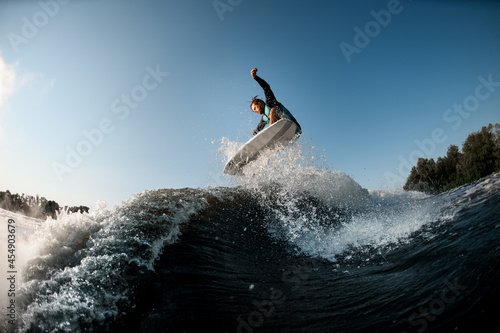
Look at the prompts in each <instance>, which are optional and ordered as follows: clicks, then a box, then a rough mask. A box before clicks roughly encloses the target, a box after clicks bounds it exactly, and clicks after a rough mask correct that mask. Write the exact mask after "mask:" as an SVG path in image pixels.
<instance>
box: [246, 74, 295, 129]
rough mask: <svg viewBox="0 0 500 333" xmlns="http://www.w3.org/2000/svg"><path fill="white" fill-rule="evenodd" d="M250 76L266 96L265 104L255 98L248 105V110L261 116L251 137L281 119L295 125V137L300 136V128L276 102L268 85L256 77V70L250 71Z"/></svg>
mask: <svg viewBox="0 0 500 333" xmlns="http://www.w3.org/2000/svg"><path fill="white" fill-rule="evenodd" d="M250 74H251V75H252V77H253V78H254V79H255V81H257V82H258V83H259V84H260V86H261V87H262V89H263V90H264V95H265V96H266V102H265V103H264V101H263V100H261V99H259V98H257V96H255V97H254V98H253V99H252V103H251V104H250V109H251V110H252V111H253V112H255V113H257V114H260V115H262V118H261V119H260V123H259V124H258V125H257V128H256V129H255V130H254V131H253V135H255V134H257V133H259V132H260V131H262V129H263V128H264V127H266V124H269V125H272V124H274V123H275V122H276V121H278V120H280V119H283V118H286V119H289V120H291V121H293V122H294V123H295V124H296V125H297V131H296V132H295V133H296V134H297V135H300V134H301V133H302V129H301V128H300V125H299V123H298V122H297V120H295V118H294V117H293V116H292V114H291V113H290V111H288V110H287V108H285V107H284V106H283V104H281V103H280V102H278V101H277V100H276V97H274V93H273V91H272V90H271V87H270V86H269V84H268V83H267V82H266V81H264V80H263V79H261V78H260V77H258V76H257V68H254V69H252V70H251V71H250Z"/></svg>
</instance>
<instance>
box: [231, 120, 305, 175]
mask: <svg viewBox="0 0 500 333" xmlns="http://www.w3.org/2000/svg"><path fill="white" fill-rule="evenodd" d="M296 130H297V125H295V123H294V122H293V121H291V120H288V119H285V118H284V119H280V120H278V121H277V122H276V123H274V124H272V125H271V126H269V127H268V128H266V129H264V130H262V131H260V132H259V133H258V134H257V135H255V136H254V137H253V138H251V139H250V140H249V141H248V142H247V143H245V144H244V145H243V147H241V148H240V149H239V150H238V151H237V152H236V154H234V156H233V157H232V158H231V159H230V160H229V162H227V164H226V167H225V168H224V173H227V174H230V175H237V174H239V173H240V172H241V170H242V168H243V167H244V166H245V165H247V164H248V163H250V162H251V161H253V160H255V159H257V157H258V156H259V153H260V152H261V151H262V150H264V149H269V148H272V147H273V146H274V145H276V144H277V143H287V142H290V141H291V140H292V139H293V138H294V137H295V131H296Z"/></svg>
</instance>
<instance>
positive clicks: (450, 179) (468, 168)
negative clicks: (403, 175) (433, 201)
mask: <svg viewBox="0 0 500 333" xmlns="http://www.w3.org/2000/svg"><path fill="white" fill-rule="evenodd" d="M498 170H500V124H495V125H492V124H489V125H488V126H487V127H486V126H483V128H482V129H481V130H480V131H478V132H474V133H472V134H469V136H468V137H467V140H465V142H464V143H463V147H462V152H460V150H459V149H458V146H455V145H451V146H450V147H449V148H448V153H447V154H446V156H445V157H439V158H438V159H437V161H434V159H432V158H431V159H426V158H419V159H418V162H417V165H416V166H414V167H413V168H412V169H411V172H410V175H409V176H408V178H407V180H406V184H405V186H404V187H403V188H404V189H405V190H407V191H420V192H425V193H429V194H437V193H441V192H444V191H448V190H450V189H453V188H455V187H458V186H461V185H464V184H467V183H471V182H473V181H475V180H478V179H480V178H482V177H485V176H488V175H490V174H491V173H493V172H495V171H498Z"/></svg>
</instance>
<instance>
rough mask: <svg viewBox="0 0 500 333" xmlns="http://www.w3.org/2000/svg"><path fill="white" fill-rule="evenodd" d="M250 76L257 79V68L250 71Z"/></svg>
mask: <svg viewBox="0 0 500 333" xmlns="http://www.w3.org/2000/svg"><path fill="white" fill-rule="evenodd" d="M250 74H251V75H252V78H254V79H255V77H256V76H257V68H254V69H252V70H251V71H250Z"/></svg>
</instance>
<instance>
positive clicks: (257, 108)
mask: <svg viewBox="0 0 500 333" xmlns="http://www.w3.org/2000/svg"><path fill="white" fill-rule="evenodd" d="M262 104H263V103H262V102H255V103H253V104H252V111H253V112H255V113H257V114H262V112H263V111H264V106H263V105H262Z"/></svg>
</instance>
